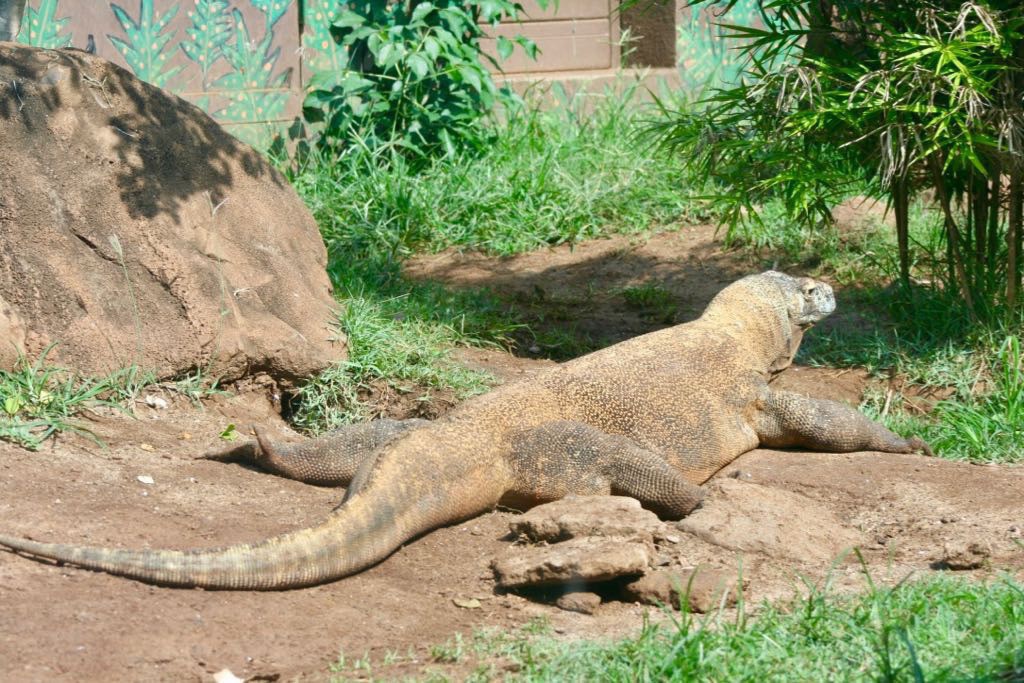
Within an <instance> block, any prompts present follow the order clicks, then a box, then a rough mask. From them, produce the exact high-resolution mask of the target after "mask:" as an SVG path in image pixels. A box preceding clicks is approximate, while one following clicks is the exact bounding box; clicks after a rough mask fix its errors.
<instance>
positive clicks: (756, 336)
mask: <svg viewBox="0 0 1024 683" xmlns="http://www.w3.org/2000/svg"><path fill="white" fill-rule="evenodd" d="M835 310H836V298H835V294H834V293H833V292H832V287H830V286H829V285H828V284H826V283H824V282H820V281H818V280H814V279H811V278H809V277H793V276H792V275H786V274H785V273H780V272H778V271H776V270H769V271H766V272H764V273H759V274H757V275H749V276H747V277H745V278H743V279H742V280H738V281H737V282H734V283H733V284H731V285H729V286H728V287H726V288H725V289H723V290H722V291H721V292H719V293H718V295H717V296H716V297H715V298H714V299H712V300H711V303H710V304H709V305H708V308H707V311H705V313H704V316H703V317H704V318H707V319H711V320H714V321H715V322H716V323H717V324H718V325H719V326H720V329H723V330H734V331H735V336H736V337H737V338H738V339H739V340H742V341H743V342H744V343H746V344H747V345H748V346H750V347H751V348H753V349H755V350H756V351H757V352H758V353H759V354H760V355H762V356H763V357H764V359H765V361H766V363H767V365H768V369H769V371H770V372H773V373H774V372H779V371H781V370H784V369H785V368H787V367H789V365H790V364H791V363H792V362H793V357H794V356H795V355H796V352H797V349H799V348H800V342H801V341H802V340H803V335H804V331H805V330H806V329H807V328H809V327H810V326H811V325H813V324H814V323H816V322H818V321H819V320H821V319H823V318H825V317H826V316H828V315H830V314H831V313H832V312H833V311H835Z"/></svg>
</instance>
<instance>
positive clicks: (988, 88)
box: [659, 0, 1024, 318]
mask: <svg viewBox="0 0 1024 683" xmlns="http://www.w3.org/2000/svg"><path fill="white" fill-rule="evenodd" d="M694 4H696V3H694ZM701 4H707V3H703V2H702V3H701ZM711 4H717V5H721V6H722V8H723V9H725V10H729V9H731V7H732V6H733V5H735V4H736V0H720V1H719V2H713V3H711ZM759 4H760V9H761V17H762V22H763V25H762V26H760V27H756V28H751V27H747V26H738V25H736V26H729V27H728V28H729V29H730V30H731V34H732V36H733V37H735V38H739V39H742V40H743V41H745V42H744V43H743V47H742V48H741V50H742V51H743V52H744V53H745V56H746V57H747V60H748V62H747V66H746V69H745V71H744V73H743V77H742V79H741V81H740V82H739V83H738V84H737V85H735V86H730V87H724V88H719V89H716V90H714V91H712V93H711V95H710V96H709V97H708V98H706V99H705V100H704V101H703V105H704V106H703V108H700V109H699V110H697V111H689V112H681V113H677V115H676V116H674V117H673V119H672V120H671V121H670V122H669V123H667V124H662V126H661V127H660V129H659V133H660V136H661V141H662V143H663V144H664V145H666V146H668V147H670V148H674V149H677V150H679V151H681V152H684V153H685V154H687V155H688V156H689V158H690V164H691V165H692V166H693V167H695V168H696V169H697V170H699V171H700V172H701V173H702V174H703V175H705V176H706V177H708V178H710V179H712V180H714V181H716V183H717V187H718V189H717V190H716V191H715V192H714V197H713V198H714V200H715V201H716V202H717V203H718V205H719V207H720V209H721V210H722V211H723V212H724V215H725V216H726V218H727V219H728V221H729V224H730V226H731V227H733V228H734V227H735V226H736V225H737V224H738V223H739V222H741V221H743V220H748V219H750V218H753V219H754V220H756V216H757V210H756V209H757V206H758V205H760V204H761V203H762V202H764V201H765V200H766V199H767V198H769V197H781V198H782V199H783V200H784V202H785V205H786V207H787V209H788V210H789V212H790V214H791V215H792V216H793V217H795V218H799V219H803V220H806V221H811V222H815V221H818V222H820V221H823V220H824V221H827V220H829V207H830V206H831V205H832V203H833V202H834V201H835V200H836V199H838V198H839V197H840V196H841V195H842V194H843V193H844V192H845V191H846V190H847V188H848V187H849V186H850V184H851V183H856V184H863V183H867V184H868V186H869V188H871V189H872V190H873V191H874V192H875V193H877V194H879V195H882V196H886V197H888V198H889V200H890V201H891V203H892V206H893V210H894V214H895V217H896V224H897V236H898V244H899V257H900V265H901V275H902V279H903V280H904V282H909V281H910V274H911V267H912V263H911V258H910V245H909V235H908V205H909V202H910V199H911V198H912V196H913V195H914V193H916V192H919V191H921V190H929V191H931V192H932V193H934V196H935V198H936V201H937V203H938V205H939V207H940V209H941V212H942V216H943V222H944V225H945V236H946V248H947V253H946V260H947V265H948V271H947V273H946V276H947V278H946V280H947V282H946V284H947V286H949V287H951V288H955V289H956V290H958V291H959V292H960V295H961V297H962V299H963V301H964V304H965V305H966V306H967V308H968V309H969V310H970V311H971V312H972V315H975V316H978V317H984V318H993V317H995V316H996V315H997V312H1000V311H1011V312H1012V311H1014V310H1016V309H1017V308H1018V307H1019V295H1018V292H1019V289H1020V270H1021V269H1020V254H1021V216H1022V210H1021V207H1022V188H1024V175H1022V170H1024V117H1022V109H1021V101H1022V96H1024V6H1022V5H1021V4H1020V3H1019V2H1011V1H1009V0H1000V1H996V0H991V1H978V2H961V1H958V0H952V1H950V0H926V1H924V2H915V3H893V2H885V1H884V0H834V1H830V2H829V1H826V2H803V1H799V0H761V2H760V3H759ZM725 20H726V21H728V13H726V15H725Z"/></svg>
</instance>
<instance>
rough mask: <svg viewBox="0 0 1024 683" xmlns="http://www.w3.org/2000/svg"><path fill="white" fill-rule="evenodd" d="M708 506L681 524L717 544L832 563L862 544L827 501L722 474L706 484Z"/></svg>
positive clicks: (816, 562)
mask: <svg viewBox="0 0 1024 683" xmlns="http://www.w3.org/2000/svg"><path fill="white" fill-rule="evenodd" d="M705 488H707V489H708V490H709V492H710V495H709V496H708V497H707V498H705V499H704V504H703V505H702V506H701V507H700V508H698V509H697V510H695V511H694V512H692V513H690V515H689V516H688V517H686V518H685V519H683V520H682V521H680V522H678V524H677V527H678V528H679V529H680V530H681V531H685V532H687V533H691V534H693V535H695V536H697V537H698V538H700V539H701V540H704V541H706V542H708V543H712V544H714V545H717V546H720V547H723V548H728V549H729V550H739V551H746V552H757V553H764V554H766V555H771V556H774V557H785V558H789V559H791V560H795V561H798V562H806V563H813V564H821V563H823V562H831V561H832V560H833V559H835V557H836V556H837V555H839V554H840V553H842V552H843V551H844V550H846V549H848V548H851V547H853V546H856V545H860V544H862V543H863V542H864V540H865V539H864V536H863V534H861V533H859V532H857V531H855V530H853V529H851V528H849V527H847V526H846V525H845V524H843V523H842V522H841V521H839V519H837V518H836V516H835V515H834V514H832V512H831V511H830V510H829V509H828V508H827V507H825V506H824V505H822V504H820V503H818V502H816V501H814V500H811V499H810V498H808V497H806V496H802V495H800V494H798V493H793V492H791V491H786V490H784V489H777V488H772V487H769V486H762V485H760V484H754V483H751V482H747V481H743V480H738V479H730V478H722V479H716V480H714V481H712V482H711V483H709V484H707V485H705Z"/></svg>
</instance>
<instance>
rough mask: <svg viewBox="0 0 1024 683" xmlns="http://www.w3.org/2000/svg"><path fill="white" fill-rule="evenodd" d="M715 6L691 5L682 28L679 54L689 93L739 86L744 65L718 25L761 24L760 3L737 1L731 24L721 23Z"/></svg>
mask: <svg viewBox="0 0 1024 683" xmlns="http://www.w3.org/2000/svg"><path fill="white" fill-rule="evenodd" d="M715 11H716V10H715V9H714V8H713V7H712V6H711V3H708V2H701V3H697V4H694V5H691V6H690V8H689V12H688V16H687V14H685V13H684V14H683V15H682V17H681V21H680V24H679V27H678V37H677V41H676V54H677V55H678V62H679V75H680V78H681V79H682V82H683V87H684V89H685V90H689V91H691V92H700V91H701V90H703V89H704V88H708V87H715V86H721V85H724V84H729V83H735V82H736V81H737V80H738V79H739V75H740V72H741V71H742V70H743V64H742V62H741V60H740V59H738V56H737V53H736V51H735V50H734V49H733V48H732V46H731V45H730V44H729V42H728V41H727V40H726V39H724V38H723V34H725V33H728V30H727V29H723V28H722V27H721V26H719V25H718V24H719V23H720V21H725V23H729V24H739V25H742V26H756V25H758V23H759V21H760V16H761V15H760V12H759V10H758V2H757V0H736V4H735V6H734V7H733V8H732V9H731V10H730V12H729V15H728V19H727V21H726V20H725V19H722V20H720V19H719V18H718V16H717V15H716V14H715Z"/></svg>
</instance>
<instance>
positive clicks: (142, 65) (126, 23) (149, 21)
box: [107, 0, 184, 88]
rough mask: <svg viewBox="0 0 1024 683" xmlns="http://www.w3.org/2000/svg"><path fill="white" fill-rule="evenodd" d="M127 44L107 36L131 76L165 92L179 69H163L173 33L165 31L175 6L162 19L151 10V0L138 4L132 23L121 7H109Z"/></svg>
mask: <svg viewBox="0 0 1024 683" xmlns="http://www.w3.org/2000/svg"><path fill="white" fill-rule="evenodd" d="M110 9H111V10H112V11H113V12H114V15H115V16H116V17H117V20H118V22H119V23H120V24H121V28H122V29H123V30H124V32H125V36H126V37H127V40H123V39H121V38H119V37H117V36H113V35H109V34H108V35H107V38H109V39H110V42H111V43H113V45H114V47H115V48H117V51H118V52H120V53H121V56H123V57H124V58H125V61H127V62H128V65H129V66H130V67H131V68H132V71H134V72H135V75H136V76H138V77H139V78H141V79H142V80H144V81H148V82H149V83H152V84H153V85H156V86H159V87H161V88H166V87H167V85H168V84H169V83H170V81H171V79H172V78H174V77H175V76H177V75H178V73H180V72H181V70H182V69H183V68H184V67H183V66H175V67H172V68H170V69H167V68H166V67H167V60H168V58H169V57H170V50H167V49H166V48H167V43H169V42H170V41H171V40H172V39H173V38H174V34H176V33H177V31H165V30H164V29H166V28H167V25H168V24H169V23H171V20H172V19H173V18H174V16H175V15H176V14H177V13H178V5H172V6H171V8H170V9H168V10H167V11H166V12H164V14H163V15H158V14H156V12H155V11H154V10H153V0H139V19H138V21H136V20H135V19H133V18H132V17H131V16H129V14H128V13H127V12H126V11H125V10H123V9H122V8H121V7H119V6H117V5H115V4H113V3H111V5H110Z"/></svg>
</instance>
